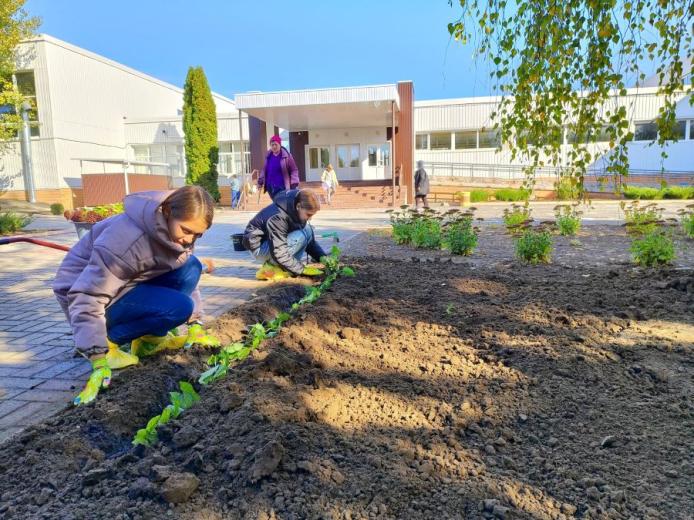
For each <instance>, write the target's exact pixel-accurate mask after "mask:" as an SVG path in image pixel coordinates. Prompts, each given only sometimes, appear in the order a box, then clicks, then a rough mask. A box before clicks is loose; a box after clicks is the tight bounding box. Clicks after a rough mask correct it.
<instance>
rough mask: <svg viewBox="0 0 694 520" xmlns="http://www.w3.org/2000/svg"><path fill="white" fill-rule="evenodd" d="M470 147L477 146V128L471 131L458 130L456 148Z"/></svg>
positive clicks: (465, 148) (464, 148)
mask: <svg viewBox="0 0 694 520" xmlns="http://www.w3.org/2000/svg"><path fill="white" fill-rule="evenodd" d="M470 148H477V130H472V131H469V132H456V133H455V149H456V150H467V149H470Z"/></svg>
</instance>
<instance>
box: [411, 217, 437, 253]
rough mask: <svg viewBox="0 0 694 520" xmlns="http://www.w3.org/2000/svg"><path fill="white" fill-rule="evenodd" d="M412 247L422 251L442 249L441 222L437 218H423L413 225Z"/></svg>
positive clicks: (415, 221)
mask: <svg viewBox="0 0 694 520" xmlns="http://www.w3.org/2000/svg"><path fill="white" fill-rule="evenodd" d="M412 245H413V246H415V247H418V248H422V249H439V248H440V247H441V222H439V220H438V219H436V218H430V217H421V218H417V219H415V220H414V223H413V224H412Z"/></svg>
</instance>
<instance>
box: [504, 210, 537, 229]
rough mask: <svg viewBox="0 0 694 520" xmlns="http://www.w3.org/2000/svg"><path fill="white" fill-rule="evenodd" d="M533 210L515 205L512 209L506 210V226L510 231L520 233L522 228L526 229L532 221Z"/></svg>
mask: <svg viewBox="0 0 694 520" xmlns="http://www.w3.org/2000/svg"><path fill="white" fill-rule="evenodd" d="M531 213H532V210H531V209H530V208H529V207H528V206H527V205H526V206H521V205H520V204H513V205H512V206H511V208H510V209H509V208H506V209H505V210H504V217H503V218H504V224H505V225H506V229H508V230H509V231H512V232H513V231H518V229H520V228H521V227H525V226H527V225H528V223H530V221H531V220H532V217H531Z"/></svg>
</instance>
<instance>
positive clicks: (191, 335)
mask: <svg viewBox="0 0 694 520" xmlns="http://www.w3.org/2000/svg"><path fill="white" fill-rule="evenodd" d="M193 345H202V346H204V347H218V346H219V345H220V343H219V340H218V339H217V338H215V337H214V336H212V335H210V334H208V333H207V331H205V329H203V328H202V325H200V324H199V323H193V324H192V325H191V326H189V327H188V336H187V337H186V342H185V344H184V345H183V348H186V349H187V348H190V347H192V346H193Z"/></svg>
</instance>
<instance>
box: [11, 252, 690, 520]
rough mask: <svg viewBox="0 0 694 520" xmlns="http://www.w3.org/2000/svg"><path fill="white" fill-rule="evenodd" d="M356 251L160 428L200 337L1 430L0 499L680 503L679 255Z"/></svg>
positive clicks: (461, 505) (219, 511)
mask: <svg viewBox="0 0 694 520" xmlns="http://www.w3.org/2000/svg"><path fill="white" fill-rule="evenodd" d="M355 265H356V268H357V271H358V275H357V277H356V278H353V279H340V280H339V281H338V282H337V283H336V284H335V285H334V286H333V289H331V290H330V291H329V292H327V293H326V294H325V295H324V296H323V297H322V298H321V299H320V300H319V301H318V302H317V303H316V304H315V305H313V306H312V307H310V308H307V309H304V310H302V311H301V313H300V315H299V316H298V317H297V318H296V319H294V320H293V321H292V322H290V323H289V324H288V325H287V326H286V327H285V328H284V329H283V330H282V331H281V333H280V335H279V336H277V337H276V338H274V339H273V340H271V341H270V342H269V343H268V344H266V345H265V346H264V347H263V348H262V349H261V350H260V351H258V352H256V353H255V354H254V355H253V356H252V357H251V358H250V359H249V360H247V361H246V362H245V363H243V364H242V365H241V366H239V367H237V368H235V369H234V371H233V374H232V375H231V376H229V377H228V378H227V379H225V380H224V381H221V382H219V383H217V384H216V385H214V386H211V387H209V388H204V389H202V390H201V396H202V400H201V402H200V403H198V404H197V405H196V406H195V407H194V408H192V409H191V410H189V411H187V412H185V414H184V415H182V416H181V417H180V418H179V419H178V420H176V421H174V422H173V423H171V424H170V425H167V426H166V427H164V428H161V429H160V439H161V442H160V443H159V444H158V445H157V446H156V447H154V448H152V449H142V448H138V449H133V448H132V447H131V446H130V439H131V437H132V435H133V434H134V432H135V431H136V430H137V428H139V427H142V426H143V425H144V424H145V422H146V420H147V418H148V417H150V416H152V415H154V414H156V413H158V412H159V411H160V410H161V407H162V406H163V405H164V404H166V401H167V392H168V391H170V390H174V389H175V387H176V382H177V381H178V380H179V379H182V378H186V377H188V378H191V377H192V376H193V374H195V373H198V372H199V371H200V369H201V368H202V367H203V360H204V358H205V356H206V353H204V352H194V353H184V354H180V355H176V356H166V357H162V358H158V359H152V360H148V361H146V362H145V363H144V364H143V365H142V366H140V367H137V368H135V369H132V370H126V371H124V372H123V373H121V374H120V375H119V377H118V378H117V379H115V380H114V383H113V385H112V389H111V390H109V391H108V392H106V393H105V394H104V395H103V396H100V397H99V399H98V400H97V402H96V403H95V405H94V406H89V407H82V408H78V409H69V410H65V411H64V412H62V413H61V414H59V415H58V416H56V417H55V418H52V419H50V420H49V421H47V422H46V423H45V424H42V425H40V426H38V427H33V428H31V429H30V430H28V431H26V432H25V433H23V434H22V435H21V436H19V437H17V438H15V439H13V440H12V441H11V442H9V443H7V444H5V445H4V446H3V447H2V450H1V451H0V471H1V472H2V474H3V475H6V476H7V475H11V477H9V478H8V477H5V478H3V479H2V480H1V481H0V514H1V515H2V517H3V518H21V519H26V518H51V519H52V518H60V519H73V518H75V519H76V518H84V519H91V518H95V517H103V518H114V519H119V518H120V519H126V518H127V519H135V518H183V519H191V520H192V519H226V518H252V519H271V518H282V519H303V518H331V519H332V518H336V519H350V518H351V519H357V518H364V519H365V518H398V519H400V518H402V519H416V518H423V519H429V518H440V519H444V518H461V519H463V518H464V519H468V518H521V519H530V518H532V519H545V518H546V519H561V518H591V519H595V518H604V519H621V518H624V519H628V518H632V519H642V518H653V519H673V518H676V519H685V518H691V512H692V510H694V490H693V488H692V485H691V482H692V479H693V478H694V454H693V453H692V450H691V446H692V445H694V403H693V402H692V386H693V383H694V357H693V356H692V354H693V349H694V314H693V312H692V309H693V308H694V272H693V271H691V270H682V269H680V270H668V271H660V272H656V273H648V274H647V275H646V274H644V272H643V271H640V270H634V269H632V268H627V267H624V266H618V267H606V268H588V267H584V268H581V269H577V268H574V269H567V268H565V267H562V266H559V265H553V266H542V267H535V268H531V267H520V266H517V265H515V264H513V265H504V264H500V263H499V264H495V266H493V267H484V266H467V265H454V264H452V263H450V262H446V263H441V262H438V261H436V262H424V263H420V262H417V263H412V262H404V261H391V260H379V261H375V260H372V259H368V258H362V259H358V260H356V261H355ZM301 292H302V291H301V288H300V287H297V286H295V285H288V286H282V287H279V288H276V289H272V290H270V291H268V292H267V293H266V294H264V295H262V296H261V297H259V298H258V299H257V300H255V301H253V302H251V303H249V304H247V305H245V306H242V307H239V308H238V309H236V310H235V311H234V312H232V313H230V314H229V315H226V316H225V317H223V318H222V319H221V320H220V321H219V323H218V326H219V330H218V332H219V333H220V334H221V335H223V336H224V338H225V340H228V339H233V338H237V337H239V335H240V329H241V325H242V324H244V323H249V322H251V321H254V320H255V319H257V318H260V319H263V318H268V317H270V316H272V315H273V314H274V313H275V312H277V310H278V309H280V308H282V307H286V306H287V304H288V303H289V302H290V301H292V300H293V299H295V298H296V297H297V296H298V295H299V294H300V293H301ZM164 497H166V499H165V498H164ZM166 500H170V501H176V502H180V503H179V504H176V505H173V504H168V503H167V502H166Z"/></svg>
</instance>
